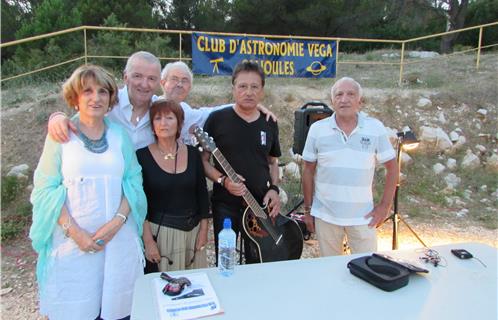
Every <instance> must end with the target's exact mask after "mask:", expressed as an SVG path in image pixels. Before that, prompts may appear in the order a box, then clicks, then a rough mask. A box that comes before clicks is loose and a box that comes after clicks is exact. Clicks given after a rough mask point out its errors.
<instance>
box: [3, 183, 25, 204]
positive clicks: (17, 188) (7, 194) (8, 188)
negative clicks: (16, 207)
mask: <svg viewBox="0 0 498 320" xmlns="http://www.w3.org/2000/svg"><path fill="white" fill-rule="evenodd" d="M22 189H23V183H21V181H20V180H19V179H18V178H17V177H2V205H3V206H6V205H8V204H10V203H11V202H12V201H14V200H15V199H16V198H17V195H18V194H19V193H20V192H21V191H22Z"/></svg>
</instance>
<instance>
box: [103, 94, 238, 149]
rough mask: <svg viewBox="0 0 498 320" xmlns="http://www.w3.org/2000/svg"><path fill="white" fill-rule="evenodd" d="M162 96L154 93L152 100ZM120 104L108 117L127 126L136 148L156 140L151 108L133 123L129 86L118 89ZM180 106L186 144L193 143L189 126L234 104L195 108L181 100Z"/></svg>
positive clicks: (200, 125) (202, 122)
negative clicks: (151, 121) (183, 119)
mask: <svg viewBox="0 0 498 320" xmlns="http://www.w3.org/2000/svg"><path fill="white" fill-rule="evenodd" d="M159 98H160V97H158V96H156V95H153V96H152V102H154V101H156V100H157V99H159ZM118 99H119V101H118V104H116V105H115V106H114V108H113V109H112V111H111V112H109V114H108V117H109V118H110V119H111V120H113V121H114V122H117V123H119V124H121V125H122V126H123V127H125V129H126V131H127V132H128V135H129V136H130V138H131V140H132V142H133V145H134V146H135V150H138V149H141V148H144V147H146V146H148V145H149V144H151V143H154V142H155V138H154V135H153V134H152V127H151V123H150V116H149V110H147V112H146V113H145V115H144V116H143V117H142V118H141V119H139V121H138V123H137V125H136V126H135V125H134V124H133V123H131V114H132V111H133V106H132V105H131V102H130V98H129V97H128V88H127V87H126V86H124V87H123V88H121V89H119V91H118ZM180 106H181V107H182V109H183V112H184V118H185V121H184V124H183V128H182V132H181V134H180V140H181V141H182V142H183V143H185V144H192V135H191V134H190V133H189V131H188V130H189V128H190V127H191V126H192V125H197V126H199V127H201V128H202V127H203V126H204V123H205V122H206V119H207V118H208V117H209V115H210V114H211V112H213V111H216V110H219V109H222V108H226V107H229V106H233V104H226V105H221V106H218V107H212V108H211V107H202V108H199V109H194V108H192V107H191V106H190V105H188V103H186V102H181V103H180Z"/></svg>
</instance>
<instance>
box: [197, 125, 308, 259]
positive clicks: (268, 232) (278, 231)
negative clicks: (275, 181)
mask: <svg viewBox="0 0 498 320" xmlns="http://www.w3.org/2000/svg"><path fill="white" fill-rule="evenodd" d="M193 133H194V135H195V137H196V138H197V139H198V140H199V143H200V144H201V146H202V148H203V149H204V151H207V152H211V153H212V155H213V156H214V158H215V159H216V160H217V161H218V163H219V164H220V166H221V167H222V168H223V171H225V172H226V174H227V177H229V178H230V180H232V181H234V182H238V183H243V181H241V180H240V178H239V176H238V175H237V173H236V172H235V170H233V168H232V166H231V165H230V164H229V163H228V161H227V159H226V158H225V156H223V154H222V153H221V151H220V150H219V149H218V148H217V147H216V144H215V143H214V141H213V138H211V137H210V136H209V135H208V134H207V133H206V132H204V131H203V130H202V129H201V128H199V127H197V128H195V129H193ZM242 197H243V198H244V201H245V202H246V203H247V209H246V211H245V212H244V216H243V217H242V226H243V230H244V232H245V234H246V235H247V236H248V238H249V239H250V240H249V241H248V242H249V250H250V255H251V257H259V261H260V262H271V261H282V260H293V259H299V258H301V253H302V252H303V234H302V232H301V228H300V227H299V225H298V224H297V222H296V221H294V220H293V219H291V218H289V217H286V216H282V215H280V214H279V215H278V216H277V218H275V219H270V218H269V215H268V214H267V213H266V211H265V210H264V209H263V208H261V206H260V205H259V203H258V202H257V201H256V199H255V198H254V196H253V195H252V194H251V193H250V192H246V193H245V194H244V195H243V196H242Z"/></svg>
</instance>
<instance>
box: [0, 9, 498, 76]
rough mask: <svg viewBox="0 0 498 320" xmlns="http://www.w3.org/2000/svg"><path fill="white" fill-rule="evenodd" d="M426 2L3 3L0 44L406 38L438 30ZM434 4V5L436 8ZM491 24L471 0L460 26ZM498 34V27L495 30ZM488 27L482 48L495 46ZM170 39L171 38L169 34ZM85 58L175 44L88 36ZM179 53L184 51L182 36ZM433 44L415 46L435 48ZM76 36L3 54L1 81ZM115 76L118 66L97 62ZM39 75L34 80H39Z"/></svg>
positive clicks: (462, 40) (473, 36)
mask: <svg viewBox="0 0 498 320" xmlns="http://www.w3.org/2000/svg"><path fill="white" fill-rule="evenodd" d="M437 3H438V2H434V1H430V0H308V1H301V0H167V1H166V0H136V1H117V0H79V1H73V0H2V1H1V6H2V7H1V9H2V10H1V13H2V20H1V26H2V39H1V41H2V42H7V41H12V40H15V39H23V38H26V37H30V36H35V35H41V34H46V33H49V32H54V31H59V30H64V29H68V28H72V27H77V26H81V25H93V26H110V27H136V28H154V29H176V30H199V31H223V32H240V33H259V34H279V35H310V36H329V37H355V38H376V39H408V38H413V37H417V36H423V35H428V34H434V33H439V32H443V31H445V28H446V15H445V14H446V12H445V11H444V9H442V8H441V6H440V5H436V4H437ZM439 3H440V2H439ZM494 21H498V1H496V0H474V1H470V2H469V5H468V8H467V18H466V22H465V26H474V25H479V24H483V23H489V22H494ZM496 29H498V28H496ZM496 29H495V28H490V30H489V31H487V32H485V33H484V35H483V44H484V45H486V44H489V43H497V42H498V32H496V31H497V30H496ZM175 38H176V36H175ZM88 39H89V40H88V47H89V52H88V53H89V54H90V55H107V56H127V55H129V54H130V53H132V52H134V51H137V50H147V51H150V52H152V53H154V54H156V55H157V56H172V52H173V51H175V50H178V48H177V43H178V42H177V40H176V39H175V41H172V39H170V37H168V36H164V35H163V34H144V33H139V32H103V31H99V32H89V35H88ZM183 40H184V42H183V43H184V45H183V50H184V52H183V55H184V56H187V55H188V54H189V53H190V49H191V44H190V37H189V36H188V35H184V39H183ZM439 40H440V39H433V40H427V41H424V42H419V43H417V44H416V45H417V47H416V48H410V49H423V50H438V49H439ZM477 40H478V32H468V33H464V34H462V35H461V36H460V37H459V38H458V40H457V42H456V45H458V46H459V48H461V47H465V46H470V47H476V45H477ZM379 48H385V45H383V44H375V43H359V42H355V43H349V42H344V43H342V44H341V51H346V52H356V53H361V52H366V51H370V50H374V49H379ZM83 51H84V48H83V34H82V33H81V36H80V35H79V34H77V33H71V34H68V35H61V36H57V37H52V38H50V39H42V40H38V41H34V42H30V43H27V44H23V45H18V46H13V47H6V48H4V49H3V50H2V52H1V54H2V76H3V77H8V76H11V75H16V74H20V73H23V72H27V71H30V70H33V69H35V68H41V67H44V66H48V65H52V64H55V63H59V62H61V61H65V60H68V59H72V58H78V57H81V56H82V55H83ZM92 62H95V63H99V64H103V65H105V66H107V67H109V68H111V69H113V71H115V72H119V73H120V72H121V70H122V68H123V65H124V60H123V61H120V60H116V59H114V60H113V61H112V60H111V59H108V60H106V59H104V60H102V59H99V60H96V61H92ZM77 64H81V60H79V61H78V62H75V63H73V64H68V65H64V66H62V67H59V68H55V69H51V70H49V71H47V72H43V79H46V78H48V79H49V80H61V79H62V78H65V77H66V76H67V74H68V73H69V72H70V70H73V69H74V68H75V67H76V65H77ZM40 77H41V76H40V75H36V76H34V78H35V79H39V78H40Z"/></svg>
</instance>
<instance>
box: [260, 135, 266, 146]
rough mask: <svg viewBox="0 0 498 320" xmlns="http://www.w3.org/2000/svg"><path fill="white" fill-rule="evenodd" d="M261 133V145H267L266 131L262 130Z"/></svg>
mask: <svg viewBox="0 0 498 320" xmlns="http://www.w3.org/2000/svg"><path fill="white" fill-rule="evenodd" d="M260 135H261V145H262V146H266V132H264V131H261V132H260Z"/></svg>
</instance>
